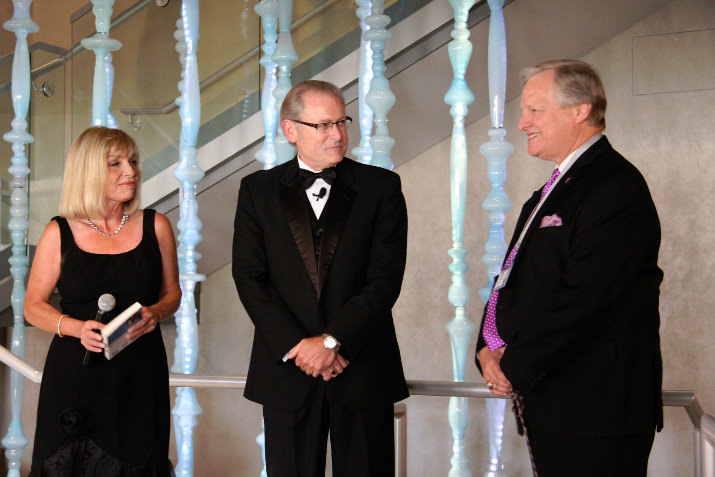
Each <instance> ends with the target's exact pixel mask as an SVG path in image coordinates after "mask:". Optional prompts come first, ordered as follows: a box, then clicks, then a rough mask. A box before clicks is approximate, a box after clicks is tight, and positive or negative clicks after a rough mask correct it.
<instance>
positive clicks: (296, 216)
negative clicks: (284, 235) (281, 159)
mask: <svg viewBox="0 0 715 477" xmlns="http://www.w3.org/2000/svg"><path fill="white" fill-rule="evenodd" d="M292 162H293V164H291V165H290V166H289V167H287V168H286V170H285V173H284V174H283V177H282V178H281V186H280V192H279V194H280V201H281V205H282V206H283V210H284V212H285V215H286V219H287V220H288V226H289V227H290V231H291V234H292V235H293V240H294V241H295V245H296V246H297V247H298V252H299V253H300V256H301V258H302V259H303V264H304V265H305V269H306V271H307V272H308V275H309V276H310V281H311V282H312V283H313V286H314V287H315V291H316V292H317V293H318V294H319V293H320V282H319V280H318V271H317V269H316V266H315V249H314V248H313V232H312V230H311V228H310V216H309V213H310V212H309V211H308V207H309V206H308V205H307V204H306V201H305V188H304V187H303V184H301V183H300V180H298V161H297V160H296V159H293V161H292Z"/></svg>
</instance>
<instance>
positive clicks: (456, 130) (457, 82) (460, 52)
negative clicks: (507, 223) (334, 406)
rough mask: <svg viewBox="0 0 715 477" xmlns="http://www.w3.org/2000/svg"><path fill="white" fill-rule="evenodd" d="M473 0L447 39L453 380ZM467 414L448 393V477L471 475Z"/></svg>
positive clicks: (456, 4) (461, 287)
mask: <svg viewBox="0 0 715 477" xmlns="http://www.w3.org/2000/svg"><path fill="white" fill-rule="evenodd" d="M474 2H475V0H461V1H460V0H451V1H450V2H449V3H450V4H451V5H452V8H453V9H454V29H453V30H452V41H451V42H450V43H449V46H448V51H449V59H450V61H451V63H452V70H453V74H454V78H453V80H452V85H451V86H450V88H449V91H447V94H446V95H445V97H444V101H445V103H447V104H449V105H450V106H451V108H450V109H449V113H450V114H451V115H452V120H453V126H452V147H451V151H450V173H451V175H450V184H451V191H452V243H453V246H452V249H450V250H449V252H448V253H449V256H450V257H452V263H451V264H450V265H449V270H450V271H451V272H452V285H451V286H450V287H449V301H450V302H451V303H452V305H454V307H455V315H454V318H453V319H452V321H450V322H449V323H448V324H447V331H448V333H449V337H450V339H451V341H452V368H453V372H454V380H455V381H459V382H461V381H464V369H465V366H466V361H467V351H468V348H469V341H470V339H471V337H472V334H474V328H475V326H474V323H472V322H471V321H470V320H469V318H468V317H467V309H466V308H467V303H468V302H469V288H468V287H467V283H466V277H465V274H466V272H467V270H468V269H469V266H468V265H467V263H466V261H465V258H466V256H467V253H468V252H467V250H466V249H465V248H464V247H463V243H464V237H463V236H464V210H465V199H466V190H467V138H466V135H465V131H464V118H465V117H466V115H467V111H468V109H467V107H468V106H469V105H470V104H471V103H472V102H473V101H474V95H473V94H472V92H471V91H470V90H469V87H468V86H467V82H466V80H465V78H464V75H465V73H466V71H467V65H468V64H469V60H470V58H471V56H472V44H471V42H470V41H469V30H468V29H467V15H468V13H469V8H470V7H471V6H472V5H473V4H474ZM468 420H469V402H468V401H467V399H466V398H463V397H451V398H450V400H449V424H450V426H451V427H452V438H453V440H454V442H453V445H452V459H451V460H450V463H451V464H452V468H451V469H450V471H449V476H450V477H471V475H472V474H471V472H469V469H468V467H467V463H468V459H467V456H466V453H465V449H464V431H465V429H466V427H467V422H468Z"/></svg>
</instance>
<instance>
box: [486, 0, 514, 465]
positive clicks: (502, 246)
mask: <svg viewBox="0 0 715 477" xmlns="http://www.w3.org/2000/svg"><path fill="white" fill-rule="evenodd" d="M503 5H504V0H489V8H490V9H491V18H490V20H489V104H490V111H489V112H490V116H491V123H492V128H491V129H490V130H489V138H490V139H489V142H486V143H484V144H482V147H481V148H480V150H481V152H482V154H483V155H484V157H486V159H487V177H488V178H489V182H490V183H491V190H490V191H489V194H488V195H487V197H486V199H485V200H484V202H483V203H482V208H483V209H485V210H488V211H489V233H488V237H487V242H486V244H485V246H484V249H485V251H486V254H485V255H484V257H483V258H482V261H483V262H484V264H485V265H486V266H487V284H486V286H485V287H484V288H482V289H481V290H479V296H480V297H481V299H482V301H484V303H486V302H487V300H489V294H490V292H491V289H492V285H493V281H494V277H496V276H497V275H498V274H499V272H500V271H501V264H502V261H503V260H504V255H505V254H506V243H505V242H504V211H506V210H509V209H510V208H511V203H510V202H509V198H508V197H507V196H506V193H505V192H504V180H505V179H506V160H507V158H508V157H509V155H510V154H511V153H512V151H513V149H514V148H513V147H512V145H511V144H509V143H508V142H506V141H505V140H504V136H505V135H506V130H505V129H504V127H503V124H504V103H505V91H506V31H505V26H504V12H503V10H502V7H503ZM505 405H506V401H505V400H503V399H487V400H486V406H487V430H488V434H489V466H488V468H487V470H486V472H485V473H484V477H500V476H503V475H504V474H503V472H502V471H503V468H504V466H503V465H502V463H501V448H502V437H503V432H504V408H505Z"/></svg>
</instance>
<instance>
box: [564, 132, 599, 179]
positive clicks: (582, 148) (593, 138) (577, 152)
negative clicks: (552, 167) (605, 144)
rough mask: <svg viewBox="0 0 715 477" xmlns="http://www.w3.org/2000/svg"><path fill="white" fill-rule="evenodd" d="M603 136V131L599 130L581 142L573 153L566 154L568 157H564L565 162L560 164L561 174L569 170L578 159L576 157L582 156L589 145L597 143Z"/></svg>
mask: <svg viewBox="0 0 715 477" xmlns="http://www.w3.org/2000/svg"><path fill="white" fill-rule="evenodd" d="M602 137H603V133H602V132H597V133H596V134H594V135H593V136H591V137H590V138H588V139H586V141H585V142H584V143H583V144H581V145H580V146H579V147H577V148H576V149H575V150H574V151H573V152H572V153H571V154H569V155H568V156H566V159H564V160H563V162H561V164H559V175H563V173H564V172H566V171H568V170H569V168H570V167H571V165H572V164H573V163H574V162H575V161H576V159H578V158H579V157H581V154H583V153H584V152H586V150H587V149H588V148H589V147H591V146H593V145H594V144H596V141H598V140H599V139H601V138H602Z"/></svg>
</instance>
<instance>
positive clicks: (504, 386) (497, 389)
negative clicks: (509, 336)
mask: <svg viewBox="0 0 715 477" xmlns="http://www.w3.org/2000/svg"><path fill="white" fill-rule="evenodd" d="M503 355H504V347H503V346H502V347H501V348H497V349H495V350H494V351H490V350H489V348H487V347H486V346H485V347H484V348H482V349H480V350H479V353H477V358H478V359H479V364H480V365H481V366H482V377H483V378H484V382H485V383H487V386H489V384H490V383H491V386H490V387H489V391H491V393H492V394H495V395H497V396H509V395H510V394H512V393H513V392H514V390H513V389H512V387H511V383H510V382H509V380H508V379H507V378H506V376H505V375H504V373H503V372H502V370H501V365H500V364H499V362H500V361H501V357H502V356H503Z"/></svg>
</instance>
